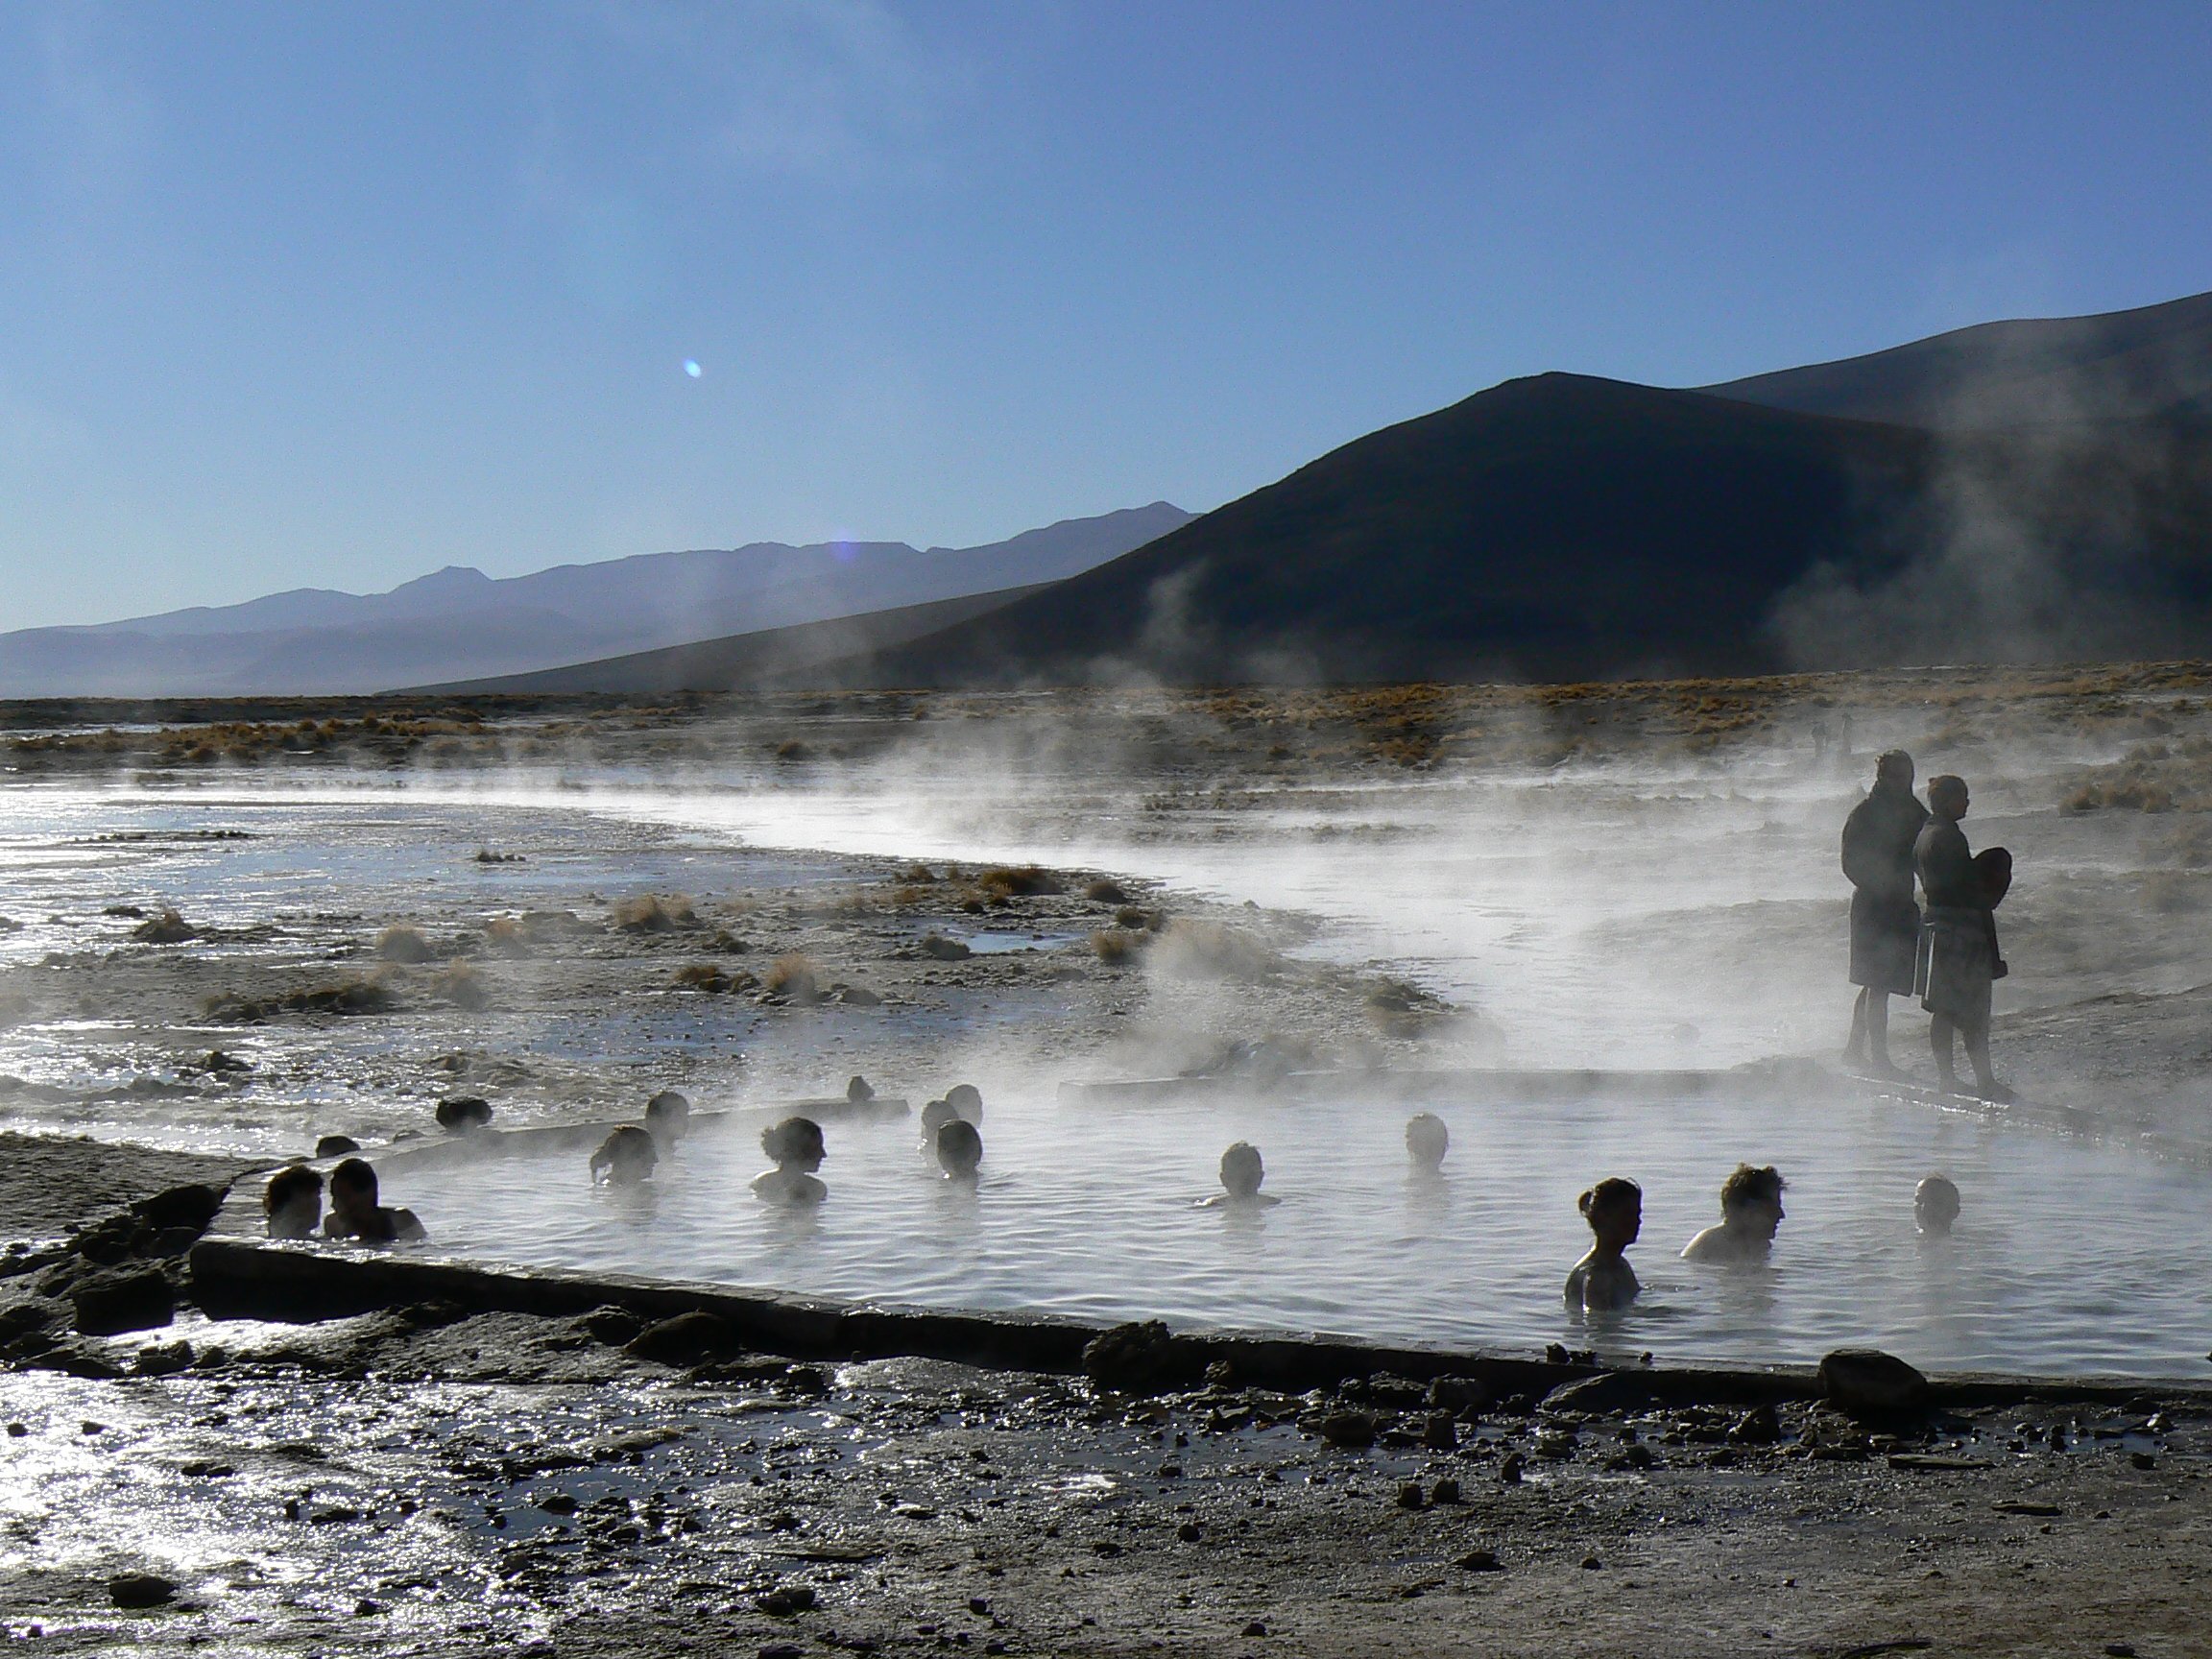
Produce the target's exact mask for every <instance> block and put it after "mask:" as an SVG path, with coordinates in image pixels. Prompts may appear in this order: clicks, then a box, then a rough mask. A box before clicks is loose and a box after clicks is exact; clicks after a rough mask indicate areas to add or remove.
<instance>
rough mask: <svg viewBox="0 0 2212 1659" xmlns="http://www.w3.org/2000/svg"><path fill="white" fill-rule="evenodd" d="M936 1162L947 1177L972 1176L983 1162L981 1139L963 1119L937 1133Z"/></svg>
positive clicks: (955, 1120)
mask: <svg viewBox="0 0 2212 1659" xmlns="http://www.w3.org/2000/svg"><path fill="white" fill-rule="evenodd" d="M937 1162H938V1163H939V1164H940V1165H941V1166H943V1167H944V1169H945V1172H946V1173H947V1174H948V1175H972V1174H974V1172H975V1167H976V1166H977V1165H979V1164H981V1163H982V1162H983V1137H982V1135H981V1134H980V1133H978V1132H977V1130H976V1128H975V1125H974V1124H973V1123H971V1122H969V1121H968V1120H967V1119H966V1118H953V1119H951V1121H950V1122H948V1123H947V1124H946V1125H945V1126H944V1127H943V1128H941V1129H939V1130H938V1131H937Z"/></svg>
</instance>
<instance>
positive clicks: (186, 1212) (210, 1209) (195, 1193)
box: [131, 1181, 223, 1235]
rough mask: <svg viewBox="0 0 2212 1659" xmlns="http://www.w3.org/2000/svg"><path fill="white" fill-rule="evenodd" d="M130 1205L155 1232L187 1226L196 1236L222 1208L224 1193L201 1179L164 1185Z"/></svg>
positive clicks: (204, 1230)
mask: <svg viewBox="0 0 2212 1659" xmlns="http://www.w3.org/2000/svg"><path fill="white" fill-rule="evenodd" d="M131 1208H132V1212H133V1213H135V1214H136V1215H137V1217H138V1219H139V1220H141V1221H143V1222H145V1223H146V1225H147V1226H149V1227H151V1228H152V1229H153V1230H154V1231H155V1232H156V1233H164V1232H167V1231H168V1230H169V1229H171V1228H173V1227H189V1228H191V1229H192V1231H193V1233H194V1234H196V1235H197V1234H201V1233H204V1232H206V1231H207V1223H208V1222H210V1221H212V1220H214V1219H215V1213H216V1212H217V1211H218V1210H220V1209H222V1208H223V1193H222V1190H221V1189H219V1188H215V1187H210V1186H208V1185H207V1184H206V1183H205V1182H204V1181H193V1182H188V1183H186V1184H185V1185H184V1186H182V1187H169V1188H164V1189H163V1190H161V1191H159V1192H156V1193H155V1194H154V1196H153V1197H151V1198H141V1199H139V1200H138V1202H137V1203H135V1204H133V1205H132V1206H131Z"/></svg>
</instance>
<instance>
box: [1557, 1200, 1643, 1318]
mask: <svg viewBox="0 0 2212 1659" xmlns="http://www.w3.org/2000/svg"><path fill="white" fill-rule="evenodd" d="M1575 1208H1576V1209H1577V1210H1580V1211H1581V1212H1582V1219H1583V1220H1585V1221H1587V1222H1589V1223H1590V1232H1591V1234H1592V1242H1591V1245H1590V1253H1589V1254H1588V1255H1587V1256H1585V1257H1583V1258H1582V1260H1581V1261H1579V1262H1575V1268H1574V1271H1573V1272H1571V1273H1569V1274H1568V1275H1567V1290H1566V1301H1567V1306H1568V1307H1569V1308H1572V1309H1575V1310H1579V1311H1581V1312H1584V1313H1609V1312H1612V1311H1614V1310H1617V1309H1622V1308H1625V1307H1627V1306H1628V1304H1629V1303H1631V1302H1633V1301H1635V1300H1636V1296H1637V1292H1639V1291H1641V1290H1642V1289H1643V1288H1644V1286H1642V1285H1640V1284H1638V1283H1637V1282H1636V1269H1635V1268H1633V1267H1631V1266H1629V1265H1628V1258H1627V1256H1626V1255H1625V1254H1624V1252H1625V1251H1626V1250H1627V1248H1628V1246H1629V1245H1631V1244H1633V1243H1635V1242H1636V1238H1637V1235H1639V1234H1640V1233H1642V1232H1643V1231H1644V1189H1643V1188H1641V1187H1639V1186H1637V1185H1636V1183H1635V1182H1633V1181H1629V1180H1624V1179H1623V1177H1621V1176H1619V1175H1612V1176H1608V1177H1607V1178H1606V1179H1604V1180H1602V1181H1600V1182H1599V1183H1598V1185H1597V1186H1595V1187H1593V1188H1591V1189H1590V1190H1589V1191H1587V1192H1585V1193H1583V1194H1582V1196H1581V1197H1580V1198H1578V1199H1576V1200H1575Z"/></svg>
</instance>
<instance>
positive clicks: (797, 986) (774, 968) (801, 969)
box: [761, 950, 822, 1002]
mask: <svg viewBox="0 0 2212 1659" xmlns="http://www.w3.org/2000/svg"><path fill="white" fill-rule="evenodd" d="M761 984H762V986H763V987H764V988H765V989H766V990H767V991H768V992H769V993H770V994H771V995H772V996H777V997H787V998H790V999H791V1000H792V1001H794V1002H819V1001H820V1000H821V999H822V986H821V981H820V980H819V979H817V978H816V977H815V974H814V964H813V963H811V962H809V961H808V960H807V959H806V958H805V956H803V955H802V954H800V953H799V952H798V951H796V950H793V951H790V952H788V953H787V954H785V955H781V956H779V957H777V958H776V960H775V961H774V962H772V963H771V964H769V967H768V974H767V976H766V977H765V978H764V979H763V980H762V981H761Z"/></svg>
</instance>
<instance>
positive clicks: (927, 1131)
mask: <svg viewBox="0 0 2212 1659" xmlns="http://www.w3.org/2000/svg"><path fill="white" fill-rule="evenodd" d="M959 1116H960V1114H959V1113H957V1112H955V1111H953V1110H952V1103H951V1102H950V1100H932V1101H930V1102H929V1104H928V1105H926V1106H925V1107H923V1108H922V1139H923V1140H925V1141H926V1142H929V1143H930V1144H931V1145H935V1144H936V1142H937V1131H938V1130H940V1129H942V1128H944V1127H945V1125H946V1124H948V1123H950V1122H951V1121H952V1119H953V1118H957V1117H959Z"/></svg>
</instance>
